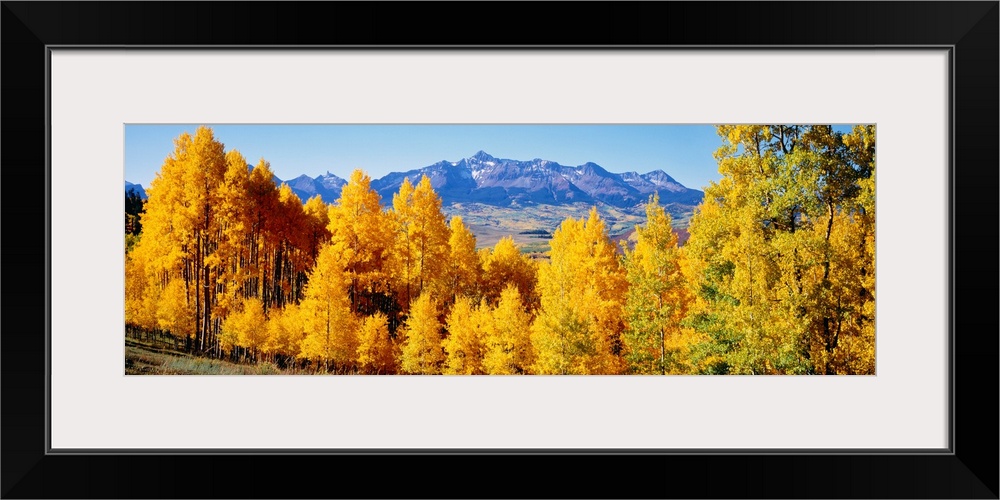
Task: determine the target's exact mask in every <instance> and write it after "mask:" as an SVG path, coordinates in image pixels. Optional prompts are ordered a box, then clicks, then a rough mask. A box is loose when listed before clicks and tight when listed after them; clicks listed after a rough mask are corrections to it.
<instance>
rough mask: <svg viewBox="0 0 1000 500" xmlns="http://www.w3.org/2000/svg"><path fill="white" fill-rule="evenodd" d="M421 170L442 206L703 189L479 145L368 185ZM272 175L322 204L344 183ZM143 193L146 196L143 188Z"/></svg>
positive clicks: (673, 195)
mask: <svg viewBox="0 0 1000 500" xmlns="http://www.w3.org/2000/svg"><path fill="white" fill-rule="evenodd" d="M423 175H427V176H428V178H430V181H431V185H432V186H433V187H434V189H435V191H436V192H437V193H438V195H439V196H440V197H441V200H442V204H443V205H452V204H456V203H458V204H461V203H479V204H484V205H492V206H496V207H508V208H521V207H526V206H532V205H566V204H575V203H587V204H604V205H608V206H611V207H616V208H619V209H626V210H630V211H632V210H635V209H636V208H638V207H640V206H643V205H644V204H645V203H646V201H647V200H648V198H649V196H650V195H651V194H653V193H654V192H659V195H660V203H661V204H664V205H666V204H674V205H677V206H681V207H690V208H691V209H692V210H693V208H694V206H696V205H697V204H698V203H700V202H701V199H702V198H703V196H704V193H703V192H702V191H700V190H697V189H691V188H688V187H686V186H684V185H682V184H681V183H679V182H677V181H676V180H675V179H674V178H673V177H671V176H670V175H669V174H667V173H666V172H664V171H663V170H653V171H651V172H647V173H644V174H640V173H638V172H634V171H633V172H623V173H614V172H610V171H608V170H606V169H605V168H604V167H602V166H600V165H598V164H596V163H594V162H587V163H584V164H582V165H576V166H567V165H561V164H559V163H557V162H554V161H550V160H543V159H541V158H534V159H532V160H514V159H509V158H497V157H494V156H492V155H490V154H489V153H486V152H485V151H482V150H480V151H477V152H476V153H475V154H473V155H472V156H469V157H467V158H462V159H460V160H458V161H448V160H441V161H439V162H437V163H434V164H431V165H427V166H425V167H422V168H415V169H411V170H407V171H404V172H390V173H388V174H386V175H384V176H382V177H381V178H378V179H373V180H372V188H373V189H374V190H375V191H376V192H378V193H379V195H381V197H382V202H383V204H385V205H389V204H390V203H392V196H393V195H394V194H395V193H396V192H398V191H399V186H400V185H401V184H402V183H403V180H404V179H409V180H410V182H411V183H412V184H416V183H418V182H419V181H420V179H421V177H422V176H423ZM274 179H275V183H276V184H278V185H280V184H281V183H282V182H284V183H286V184H288V185H289V187H290V188H291V189H292V191H293V192H295V193H296V194H297V195H298V196H299V197H300V198H301V199H302V200H303V201H305V200H307V199H309V198H311V197H313V196H316V195H319V196H320V197H321V198H322V199H323V201H324V202H326V203H334V202H335V201H336V200H337V198H339V197H340V190H341V188H342V187H343V186H344V185H345V184H346V183H347V181H346V180H344V179H343V178H341V177H338V176H336V175H334V174H332V173H330V172H329V171H327V172H326V173H325V174H321V175H318V176H316V177H310V176H308V175H306V174H303V175H300V176H298V177H295V178H292V179H289V180H284V181H282V180H281V179H279V178H278V177H277V176H275V177H274ZM129 187H138V189H139V190H141V189H142V187H141V186H140V185H137V184H131V183H129V182H128V181H126V183H125V188H126V192H127V191H128V189H129ZM141 196H143V197H145V192H142V193H141Z"/></svg>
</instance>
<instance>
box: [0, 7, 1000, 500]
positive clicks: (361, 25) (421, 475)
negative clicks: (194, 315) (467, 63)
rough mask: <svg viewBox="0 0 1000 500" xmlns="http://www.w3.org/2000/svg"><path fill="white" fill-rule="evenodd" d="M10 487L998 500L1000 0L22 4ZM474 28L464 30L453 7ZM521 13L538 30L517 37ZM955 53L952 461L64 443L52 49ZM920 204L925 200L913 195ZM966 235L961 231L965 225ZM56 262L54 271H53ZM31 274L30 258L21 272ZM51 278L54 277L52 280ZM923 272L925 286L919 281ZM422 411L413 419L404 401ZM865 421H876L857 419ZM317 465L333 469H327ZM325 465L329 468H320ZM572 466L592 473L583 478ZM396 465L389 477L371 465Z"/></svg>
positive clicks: (2, 363) (11, 54) (11, 196)
mask: <svg viewBox="0 0 1000 500" xmlns="http://www.w3.org/2000/svg"><path fill="white" fill-rule="evenodd" d="M2 4H3V7H2V10H0V12H2V13H0V22H2V25H0V27H2V37H3V44H2V52H0V61H2V68H3V72H2V74H3V86H2V96H3V108H2V123H3V128H2V134H3V136H2V138H3V143H4V145H5V146H6V147H4V148H2V151H0V154H2V157H0V158H2V165H3V167H4V178H6V179H7V181H6V182H5V183H4V187H3V189H2V192H3V195H4V205H3V208H4V209H5V210H4V214H3V218H2V220H3V222H4V227H5V229H6V233H7V234H8V239H7V242H6V244H4V245H3V247H2V254H3V261H4V263H6V264H8V271H10V270H12V269H13V270H16V271H17V272H16V273H14V274H8V279H9V280H11V281H9V282H8V285H9V286H8V287H7V288H6V289H5V293H4V294H3V302H4V312H6V313H7V314H5V315H4V318H3V322H2V325H3V327H5V330H6V335H4V336H3V338H2V347H3V348H2V349H0V370H2V375H3V377H2V381H0V384H2V386H0V387H2V396H0V397H2V403H3V404H2V406H0V408H2V410H0V411H2V424H0V425H2V433H3V435H2V440H0V443H2V444H0V446H2V454H3V460H2V485H0V486H2V496H3V497H4V498H94V497H103V498H116V497H127V498H211V497H229V498H313V497H381V498H411V497H412V498H417V497H427V496H431V497H441V498H453V497H510V498H520V497H538V498H543V497H553V496H558V497H580V498H585V497H586V498H592V497H605V498H640V497H688V498H762V497H767V498H790V497H796V498H862V497H863V498H897V497H899V498H925V497H930V498H997V497H998V496H997V495H998V444H997V443H998V439H997V428H998V426H997V422H998V404H997V403H998V400H997V394H998V391H997V386H996V384H997V373H998V371H997V368H998V358H997V352H998V350H997V347H998V344H997V342H998V335H997V332H998V331H1000V330H998V320H997V314H996V304H997V299H998V290H997V285H996V281H994V280H995V277H996V276H997V255H998V251H997V250H998V248H997V241H998V238H997V236H998V233H997V229H998V210H997V207H998V165H1000V161H998V151H1000V147H998V137H1000V128H998V117H1000V112H998V95H1000V83H998V82H1000V79H998V66H1000V65H998V62H1000V57H998V45H1000V43H998V42H1000V35H998V24H1000V23H998V21H1000V4H998V2H996V1H990V2H774V3H756V2H735V3H727V2H691V3H689V2H664V3H660V2H643V3H630V2H615V3H589V2H581V3H572V4H570V3H553V4H551V5H549V6H547V8H542V6H541V4H539V3H492V2H475V3H471V2H470V3H450V2H449V3H415V2H407V3H382V2H378V3H321V2H302V3H299V2H275V3H272V2H219V3H200V2H176V3H173V2H136V3H130V2H7V1H4V2H2ZM449 19H458V20H461V21H460V22H458V23H456V24H451V23H450V22H448V21H446V20H449ZM511 26H519V27H521V28H524V29H525V30H526V34H523V35H519V36H518V37H517V39H516V40H513V39H511V37H510V30H509V29H506V28H508V27H511ZM415 44H416V45H421V46H445V45H456V44H458V45H461V46H464V47H484V46H495V45H498V44H499V45H505V46H511V45H516V46H535V47H538V46H543V45H544V46H551V45H553V44H555V45H559V46H562V45H573V46H580V45H583V46H592V47H609V50H613V48H614V47H615V46H632V47H639V46H648V47H657V46H688V47H706V48H712V47H719V46H726V47H736V46H742V47H767V46H784V47H805V48H809V47H816V46H841V47H928V46H934V47H940V46H946V47H950V48H951V49H950V51H951V61H952V64H951V68H952V85H953V87H952V95H953V100H954V104H953V113H952V123H951V130H952V137H953V138H954V143H953V160H952V161H953V165H952V188H953V197H952V200H953V203H952V207H951V210H952V213H951V221H952V222H951V225H950V232H951V237H952V246H951V262H952V269H951V272H952V274H951V281H952V286H953V290H952V293H951V308H952V312H953V314H952V316H953V332H952V336H953V339H952V350H953V373H952V403H953V413H952V424H953V425H952V429H951V430H952V447H951V449H950V451H949V452H948V453H934V454H905V453H898V454H896V453H880V454H866V453H837V454H825V453H787V454H781V453H752V454H750V453H734V454H723V453H694V454H630V453H627V452H621V453H614V454H607V453H604V454H574V453H558V454H543V453H509V454H488V455H489V456H481V455H482V454H477V453H433V452H428V451H424V452H420V453H403V454H377V453H369V454H360V455H322V454H305V455H303V454H249V453H246V454H237V453H232V454H230V453H218V454H204V453H181V454H141V453H140V454H96V455H73V454H59V455H56V454H49V453H47V450H48V448H47V441H46V415H47V405H48V402H47V401H46V394H47V391H46V383H47V376H46V373H47V363H46V359H47V357H46V353H47V345H46V338H47V335H46V333H47V325H48V318H47V314H48V309H47V297H48V295H47V293H48V290H47V283H48V281H49V280H48V277H49V275H48V271H47V255H48V252H49V244H48V242H49V234H48V229H47V227H48V225H47V213H48V208H49V207H48V206H47V204H46V203H47V202H46V196H45V194H44V193H45V189H44V188H42V186H47V182H48V181H47V171H48V170H47V169H48V165H47V161H48V149H47V147H48V144H47V116H48V104H47V100H46V95H47V85H48V83H47V78H48V67H47V61H48V48H47V47H50V46H55V45H58V46H74V47H106V46H173V47H175V46H179V45H181V46H198V47H206V46H212V47H220V48H239V47H251V46H255V47H260V46H266V47H281V46H289V47H291V46H295V47H302V46H317V47H319V46H331V45H333V46H343V45H365V46H378V45H392V46H411V45H415ZM914 216H915V217H918V216H919V207H915V208H914ZM959 229H961V230H960V231H959ZM42 270H46V271H45V272H44V274H43V272H42ZM20 272H25V273H26V274H25V275H21V274H20ZM43 275H44V279H41V277H42V276H43ZM914 286H919V282H915V283H914ZM400 418H401V425H405V420H403V419H405V415H401V417H400ZM859 418H864V416H863V415H859ZM317 468H318V469H317ZM314 470H326V471H329V473H328V474H319V475H317V473H315V472H313V471H314ZM565 471H574V472H572V473H571V474H568V475H567V474H566V472H565ZM372 473H374V474H375V477H383V478H384V480H380V481H377V482H375V483H372V482H366V481H363V480H362V478H367V477H370V476H371V474H372Z"/></svg>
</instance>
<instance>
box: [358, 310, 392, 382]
mask: <svg viewBox="0 0 1000 500" xmlns="http://www.w3.org/2000/svg"><path fill="white" fill-rule="evenodd" d="M388 320H389V318H388V317H386V315H385V314H382V313H380V312H379V313H375V314H373V315H372V316H368V317H366V318H364V319H363V320H361V324H360V328H359V330H358V366H359V368H360V369H361V371H362V373H369V374H376V375H382V374H388V373H395V371H396V360H395V356H394V355H393V346H392V341H391V340H390V339H389V326H388Z"/></svg>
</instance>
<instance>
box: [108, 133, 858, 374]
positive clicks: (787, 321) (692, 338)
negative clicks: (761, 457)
mask: <svg viewBox="0 0 1000 500" xmlns="http://www.w3.org/2000/svg"><path fill="white" fill-rule="evenodd" d="M717 131H718V135H719V138H720V144H721V145H720V146H719V148H718V149H717V150H716V151H715V152H714V158H715V159H716V161H717V164H718V171H719V174H720V175H721V179H720V180H719V181H717V182H713V183H711V185H709V186H707V187H705V198H704V200H703V201H702V203H701V204H700V205H699V206H698V207H697V208H696V209H695V212H694V215H693V216H692V218H691V220H690V224H689V226H688V233H689V234H690V236H689V239H688V240H687V241H686V243H685V244H684V245H683V246H679V245H678V241H677V234H676V233H675V232H674V231H673V230H672V229H673V228H672V219H671V216H670V214H668V213H667V212H666V211H665V210H664V209H663V207H662V206H661V205H660V202H659V198H658V196H656V195H653V196H651V197H650V199H649V200H648V203H647V204H646V206H645V214H646V217H645V223H644V224H642V225H640V226H638V227H637V228H636V231H635V235H634V238H633V240H632V241H628V242H622V244H621V245H615V244H614V243H612V240H611V238H610V237H609V234H608V231H607V228H606V225H605V223H604V221H603V220H602V219H601V217H600V215H599V214H598V211H597V210H596V208H594V209H592V210H591V211H590V213H589V214H585V215H583V214H581V215H583V216H582V217H581V218H567V219H566V220H564V221H563V222H562V224H561V225H559V227H558V228H556V229H555V230H554V231H553V232H552V233H551V240H550V242H551V249H550V251H549V252H548V254H547V256H546V258H544V259H532V258H530V257H529V256H528V255H526V254H522V252H521V249H520V248H519V247H518V245H516V244H515V243H514V240H513V239H512V238H510V237H507V238H503V239H501V240H500V241H499V243H497V244H496V245H495V246H493V247H489V248H478V247H477V243H476V238H475V236H474V235H473V233H472V231H470V229H469V227H467V225H466V224H465V223H464V222H463V220H462V217H460V216H457V215H456V216H452V217H451V218H447V217H446V216H445V215H444V213H443V212H442V206H441V199H440V197H439V196H438V195H437V194H436V193H435V191H434V189H433V188H432V186H431V183H430V180H429V179H428V178H427V177H424V178H423V179H422V180H421V181H420V182H419V183H416V184H415V185H414V184H413V183H411V182H410V181H409V180H406V181H404V182H403V184H402V186H401V187H400V188H399V190H398V192H396V193H395V194H394V195H393V196H392V199H391V200H383V199H381V197H380V196H379V194H378V193H377V192H375V191H374V190H373V189H372V188H371V178H370V177H369V176H368V175H367V174H366V173H365V172H363V171H362V170H355V171H353V172H352V173H351V175H350V178H349V180H348V183H347V184H346V185H345V186H344V187H343V189H342V191H341V193H340V198H339V199H338V200H337V201H336V202H335V203H333V204H329V205H328V204H326V203H324V202H323V201H322V200H321V199H320V198H319V197H318V196H316V197H313V198H311V199H308V200H301V199H299V197H298V196H297V195H296V194H295V193H293V192H292V190H291V188H289V186H288V185H287V184H282V185H280V186H279V185H276V184H275V182H274V180H273V179H274V174H273V172H272V170H271V165H270V164H269V163H268V162H267V161H266V160H264V159H260V160H259V161H258V162H257V163H256V164H255V165H251V164H249V163H248V161H247V160H246V158H244V156H243V155H242V154H241V153H240V152H239V151H238V150H237V149H229V150H227V149H226V148H225V146H224V145H223V144H222V143H221V142H219V141H218V140H217V139H216V138H215V136H214V134H213V131H212V129H211V128H209V127H199V128H198V129H197V130H196V131H195V132H194V134H193V135H192V134H189V133H185V134H182V135H181V136H179V137H177V138H176V139H175V141H174V150H173V152H172V153H171V154H170V155H169V156H168V157H167V158H166V159H165V160H164V162H163V164H162V166H161V168H160V170H159V172H158V173H157V175H156V178H155V179H154V180H153V181H152V183H151V184H150V186H149V187H148V189H147V190H146V193H147V195H148V199H146V200H145V201H143V200H139V199H138V198H137V197H136V196H135V195H134V193H133V195H132V196H129V195H128V194H127V195H126V214H125V221H126V230H125V245H124V246H125V335H126V338H127V339H129V338H130V339H148V338H163V337H165V336H166V337H169V338H173V339H176V340H177V342H178V345H179V346H180V347H179V348H180V349H181V350H183V352H184V353H186V355H189V356H193V357H196V358H205V359H207V360H220V361H227V362H230V363H235V364H239V365H248V366H265V365H266V366H268V367H273V368H274V370H275V371H276V372H277V373H281V372H282V370H294V372H295V373H316V374H380V375H381V374H450V375H480V374H489V375H494V374H539V375H541V374H564V375H583V374H595V375H616V374H634V375H661V374H663V375H666V374H734V375H739V374H742V375H748V374H827V375H837V374H867V375H871V374H874V373H875V127H874V126H873V125H857V126H854V127H853V128H852V130H851V131H850V132H848V133H843V132H839V131H835V130H834V129H833V127H830V126H821V125H812V126H809V125H721V126H718V127H717ZM706 154H708V153H706Z"/></svg>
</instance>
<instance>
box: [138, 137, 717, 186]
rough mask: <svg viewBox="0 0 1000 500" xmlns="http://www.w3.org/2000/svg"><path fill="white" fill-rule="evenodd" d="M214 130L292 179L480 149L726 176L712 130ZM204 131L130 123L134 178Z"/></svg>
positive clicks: (425, 161)
mask: <svg viewBox="0 0 1000 500" xmlns="http://www.w3.org/2000/svg"><path fill="white" fill-rule="evenodd" d="M207 125H209V126H210V127H211V128H212V130H213V131H214V132H215V137H216V139H217V140H219V141H221V142H222V143H223V144H224V145H225V148H226V150H227V151H229V150H231V149H237V150H239V151H240V152H241V153H243V156H244V157H246V158H247V161H249V162H251V163H253V164H256V163H257V160H259V159H260V158H261V157H263V158H264V159H266V160H267V161H269V162H271V169H272V170H273V171H274V173H275V175H277V176H278V177H279V178H281V179H283V180H288V179H292V178H295V177H298V176H299V175H302V174H307V175H309V176H310V177H316V176H318V175H320V174H323V173H326V172H327V171H329V172H331V173H333V174H336V175H337V176H339V177H342V178H347V177H348V176H349V175H350V172H351V170H353V169H355V168H361V169H362V170H364V171H366V172H367V173H368V174H369V175H371V176H372V178H379V177H382V176H384V175H385V174H387V173H389V172H401V171H406V170H411V169H415V168H421V167H425V166H427V165H431V164H433V163H436V162H438V161H441V160H448V161H458V160H459V159H461V158H466V157H469V156H472V155H473V154H475V153H476V152H477V151H479V150H483V151H486V152H487V153H489V154H491V155H493V156H495V157H498V158H511V159H515V160H531V159H533V158H542V159H545V160H550V161H554V162H557V163H560V164H563V165H568V166H575V165H581V164H583V163H586V162H588V161H590V162H594V163H597V164H598V165H601V166H602V167H604V168H605V169H607V170H609V171H611V172H626V171H637V172H640V173H645V172H649V171H652V170H658V169H659V170H663V171H665V172H667V173H668V174H670V176H672V177H673V178H674V179H676V180H677V181H678V182H680V183H681V184H684V185H685V186H687V187H690V188H694V189H702V188H703V187H705V186H706V185H708V183H709V181H711V180H718V179H719V178H720V176H719V174H718V171H717V168H716V163H715V160H714V158H712V153H713V152H714V151H715V150H716V149H717V148H718V147H719V145H720V144H721V139H720V138H719V136H718V135H717V134H716V132H715V127H714V126H712V125H212V124H207ZM197 127H198V124H190V125H183V124H182V125H176V124H172V125H144V124H138V125H126V126H125V180H127V181H129V182H132V183H136V184H142V185H143V186H145V187H149V183H150V181H151V180H153V178H155V176H156V172H157V171H158V170H159V169H160V166H161V165H162V164H163V160H164V158H166V157H167V156H168V155H169V154H170V153H171V152H172V151H173V147H174V146H173V141H174V139H175V138H176V137H177V136H179V135H180V134H181V133H183V132H185V131H187V132H191V133H194V130H195V129H196V128H197Z"/></svg>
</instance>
